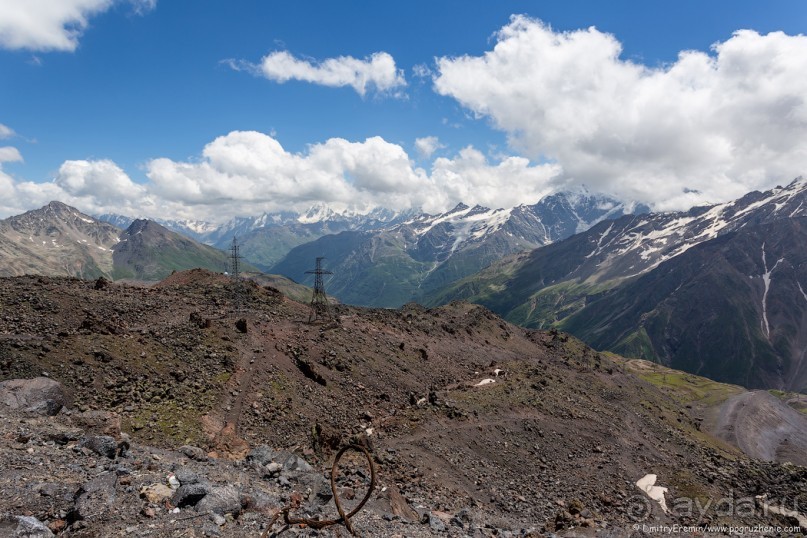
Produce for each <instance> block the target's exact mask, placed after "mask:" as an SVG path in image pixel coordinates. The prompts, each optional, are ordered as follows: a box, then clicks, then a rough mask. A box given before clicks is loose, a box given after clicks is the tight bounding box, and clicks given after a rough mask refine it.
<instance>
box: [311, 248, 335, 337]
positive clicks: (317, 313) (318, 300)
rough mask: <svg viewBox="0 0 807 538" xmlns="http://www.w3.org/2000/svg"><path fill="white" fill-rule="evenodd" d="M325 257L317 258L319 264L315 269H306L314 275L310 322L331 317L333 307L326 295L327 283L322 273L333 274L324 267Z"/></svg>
mask: <svg viewBox="0 0 807 538" xmlns="http://www.w3.org/2000/svg"><path fill="white" fill-rule="evenodd" d="M324 259H325V258H324V257H319V258H317V265H316V268H314V270H313V271H306V272H305V273H306V274H307V275H314V295H313V296H312V297H311V313H310V314H309V315H308V323H313V322H315V321H317V320H325V319H328V320H330V319H331V308H330V306H329V305H328V296H327V295H325V283H324V282H323V280H322V275H332V274H333V273H332V272H330V271H326V270H324V269H323V268H322V260H324Z"/></svg>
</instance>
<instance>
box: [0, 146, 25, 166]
mask: <svg viewBox="0 0 807 538" xmlns="http://www.w3.org/2000/svg"><path fill="white" fill-rule="evenodd" d="M20 161H22V155H20V151H19V150H18V149H17V148H15V147H12V146H4V147H0V164H2V163H13V162H20Z"/></svg>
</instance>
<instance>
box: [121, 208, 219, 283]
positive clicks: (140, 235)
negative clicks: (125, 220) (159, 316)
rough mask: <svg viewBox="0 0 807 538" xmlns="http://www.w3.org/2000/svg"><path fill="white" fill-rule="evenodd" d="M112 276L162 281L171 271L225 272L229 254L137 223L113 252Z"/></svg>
mask: <svg viewBox="0 0 807 538" xmlns="http://www.w3.org/2000/svg"><path fill="white" fill-rule="evenodd" d="M112 259H113V266H114V271H113V275H112V276H113V277H115V278H116V279H120V278H132V279H136V280H160V279H162V278H165V277H166V276H168V275H169V274H171V272H172V271H176V270H182V269H188V268H192V267H201V268H206V269H211V270H214V271H219V272H223V271H224V270H225V269H226V267H227V254H226V253H225V252H223V251H221V250H217V249H215V248H213V247H209V246H207V245H202V244H201V243H198V242H196V241H194V240H192V239H188V238H186V237H184V236H182V235H179V234H178V233H175V232H172V231H170V230H168V229H166V228H164V227H163V226H160V225H159V224H157V223H156V222H154V221H149V220H136V221H134V222H133V223H132V224H131V225H130V226H129V228H127V229H126V230H125V231H124V232H122V233H121V234H120V242H119V243H118V244H117V245H115V248H114V249H113V255H112Z"/></svg>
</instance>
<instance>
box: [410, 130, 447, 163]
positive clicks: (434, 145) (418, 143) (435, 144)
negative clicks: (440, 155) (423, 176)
mask: <svg viewBox="0 0 807 538" xmlns="http://www.w3.org/2000/svg"><path fill="white" fill-rule="evenodd" d="M444 147H445V146H444V145H443V144H441V143H440V139H439V138H437V137H436V136H424V137H423V138H416V139H415V149H416V150H417V152H418V154H420V156H421V157H423V158H424V159H429V158H431V156H432V155H433V154H434V152H435V151H437V150H438V149H441V148H444Z"/></svg>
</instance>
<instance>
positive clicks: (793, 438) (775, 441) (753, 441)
mask: <svg viewBox="0 0 807 538" xmlns="http://www.w3.org/2000/svg"><path fill="white" fill-rule="evenodd" d="M710 423H711V424H710V425H709V429H710V430H711V431H712V433H713V434H714V435H716V436H717V437H719V438H720V439H723V440H724V441H727V442H729V443H731V444H733V445H735V446H737V447H739V448H740V449H741V450H742V451H743V452H745V453H746V454H748V455H749V456H751V457H754V458H759V459H762V460H766V461H790V462H792V463H796V464H798V465H807V417H806V416H804V415H802V414H800V413H798V412H797V411H795V410H794V409H792V408H791V407H789V406H788V405H787V404H785V403H784V402H782V401H780V400H779V399H778V398H776V397H775V396H773V395H772V394H770V393H769V392H767V391H753V392H746V393H743V394H739V395H737V396H733V397H731V398H729V399H728V400H726V401H725V402H724V403H723V405H721V406H720V407H719V408H717V409H716V410H715V413H714V415H713V416H712V417H711V420H710Z"/></svg>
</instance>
